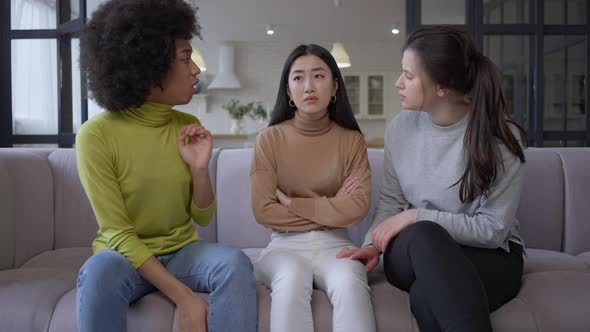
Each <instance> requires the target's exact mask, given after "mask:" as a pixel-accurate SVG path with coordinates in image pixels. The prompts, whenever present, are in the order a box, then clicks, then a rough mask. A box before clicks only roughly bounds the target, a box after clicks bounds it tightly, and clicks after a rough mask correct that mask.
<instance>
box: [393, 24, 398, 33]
mask: <svg viewBox="0 0 590 332" xmlns="http://www.w3.org/2000/svg"><path fill="white" fill-rule="evenodd" d="M391 33H393V34H394V35H397V34H399V26H398V25H397V24H394V25H393V27H392V28H391Z"/></svg>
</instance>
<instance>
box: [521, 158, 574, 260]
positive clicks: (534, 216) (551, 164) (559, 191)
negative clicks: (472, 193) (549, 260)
mask: <svg viewBox="0 0 590 332" xmlns="http://www.w3.org/2000/svg"><path fill="white" fill-rule="evenodd" d="M525 157H526V161H527V162H526V164H525V166H524V177H523V188H522V194H521V195H520V204H519V208H518V211H517V214H516V217H517V218H518V220H519V222H520V233H521V235H522V236H523V238H524V242H525V245H526V247H527V248H537V249H547V250H555V251H561V241H562V240H561V239H562V235H563V200H564V196H563V170H562V167H561V159H560V158H559V156H558V155H557V153H555V152H553V151H551V150H546V149H542V148H527V149H525Z"/></svg>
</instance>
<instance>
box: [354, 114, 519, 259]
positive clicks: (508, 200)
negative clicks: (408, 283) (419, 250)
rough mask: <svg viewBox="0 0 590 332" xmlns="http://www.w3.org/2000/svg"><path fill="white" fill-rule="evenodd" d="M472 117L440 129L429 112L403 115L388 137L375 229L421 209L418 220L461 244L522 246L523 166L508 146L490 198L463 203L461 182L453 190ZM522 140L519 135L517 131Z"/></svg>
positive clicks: (394, 122)
mask: <svg viewBox="0 0 590 332" xmlns="http://www.w3.org/2000/svg"><path fill="white" fill-rule="evenodd" d="M468 118H469V116H466V117H465V118H464V119H462V120H461V121H459V122H457V123H455V124H453V125H450V126H446V127H441V126H438V125H436V124H434V123H432V121H430V117H429V116H428V114H427V113H425V112H416V111H407V110H404V111H401V112H400V113H399V114H398V115H397V116H396V117H395V118H394V119H393V120H392V121H391V123H390V124H389V126H388V128H387V130H386V134H385V158H384V162H383V180H382V187H381V194H380V197H379V203H378V205H377V211H376V213H375V218H374V220H373V225H372V226H371V228H370V229H369V231H368V232H367V235H366V236H365V244H367V243H371V242H372V240H371V232H372V230H373V229H374V228H375V227H376V226H377V225H378V224H380V223H381V222H382V221H383V220H385V219H387V218H389V217H391V216H393V215H396V214H398V213H400V212H402V211H403V210H404V209H413V208H415V209H417V219H416V220H417V221H422V220H429V221H433V222H436V223H438V224H439V225H441V226H442V227H444V228H445V229H446V230H447V231H448V232H449V233H450V234H451V236H452V237H453V239H455V241H457V242H458V243H459V244H461V245H466V246H472V247H480V248H498V247H501V248H503V249H504V250H506V251H509V247H508V241H514V242H516V243H520V244H523V245H524V243H523V241H522V239H521V237H520V235H519V234H518V220H517V219H516V217H515V215H516V209H517V208H518V203H519V199H520V192H521V187H522V166H523V164H522V163H521V162H520V160H519V159H518V157H516V156H515V155H513V154H512V153H511V152H510V151H509V150H508V149H507V148H506V146H504V144H501V143H498V144H499V149H500V152H501V155H502V159H503V166H502V162H500V163H499V164H498V165H497V175H496V179H495V180H494V181H493V182H492V183H491V186H490V190H489V194H488V196H487V197H478V198H477V199H475V200H474V201H472V202H465V203H461V200H460V198H459V187H460V184H457V185H455V186H453V184H455V183H456V182H457V181H458V180H459V179H460V178H461V175H462V173H463V171H464V168H465V153H464V150H463V137H464V135H465V129H466V128H467V122H468ZM513 133H514V134H515V137H516V138H517V139H518V140H519V142H520V135H519V133H518V131H517V129H516V127H514V128H513Z"/></svg>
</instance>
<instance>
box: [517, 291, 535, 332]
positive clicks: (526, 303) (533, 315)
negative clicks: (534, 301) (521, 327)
mask: <svg viewBox="0 0 590 332" xmlns="http://www.w3.org/2000/svg"><path fill="white" fill-rule="evenodd" d="M514 299H515V300H519V301H521V302H522V303H524V304H525V306H526V308H527V311H528V312H529V314H530V315H531V317H532V318H533V324H535V330H536V331H537V332H538V331H539V325H538V324H537V317H535V314H534V313H533V311H532V310H530V309H529V303H528V302H527V301H525V298H524V297H519V296H518V295H517V297H515V298H514Z"/></svg>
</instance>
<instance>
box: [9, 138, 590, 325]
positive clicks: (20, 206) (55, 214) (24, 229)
mask: <svg viewBox="0 0 590 332" xmlns="http://www.w3.org/2000/svg"><path fill="white" fill-rule="evenodd" d="M251 157H252V150H251V149H225V150H223V149H221V150H218V149H217V150H215V151H214V153H213V157H212V158H211V164H210V174H211V177H212V182H213V185H214V188H215V191H216V194H217V199H218V210H217V214H216V217H215V220H214V222H213V223H212V224H211V225H209V226H208V227H207V228H200V227H199V226H195V227H197V228H198V229H199V232H200V234H201V237H202V238H203V239H205V240H207V241H216V242H220V243H224V244H229V245H234V246H237V247H240V248H242V249H243V250H244V252H245V253H246V254H247V255H248V256H249V257H250V258H251V259H252V260H255V259H256V257H257V256H258V254H259V253H260V251H261V249H262V248H263V247H265V246H266V244H267V243H268V241H269V238H270V230H269V229H266V228H264V227H262V226H260V225H259V224H257V223H256V221H255V219H254V216H253V214H252V211H251V209H250V200H249V193H250V184H249V176H248V174H249V167H250V160H251ZM526 157H527V160H528V162H527V164H526V166H525V167H526V168H525V179H524V188H523V192H522V197H521V200H520V207H519V210H518V218H519V219H520V222H521V233H522V235H523V237H524V239H525V241H526V243H527V248H528V249H527V256H526V259H525V268H524V276H523V280H522V288H521V290H520V292H519V294H518V296H517V297H516V298H515V299H513V300H512V301H510V302H508V303H507V304H506V305H504V306H503V307H501V308H500V309H498V310H497V311H495V312H493V313H492V314H491V317H492V323H493V326H494V330H495V331H519V332H523V331H590V199H589V198H588V197H589V196H590V148H562V149H544V148H543V149H542V148H528V149H527V150H526ZM369 159H370V164H371V168H372V175H373V177H372V184H373V192H372V197H371V209H370V212H369V215H368V216H367V218H366V219H365V220H364V221H363V222H362V223H360V224H359V225H357V226H355V227H352V228H350V230H349V234H350V236H351V237H352V238H353V239H354V241H355V242H356V243H358V244H360V243H361V241H362V238H363V236H364V234H365V232H366V230H367V229H368V227H369V223H370V220H371V219H372V216H373V213H374V210H375V205H376V203H377V198H378V192H379V186H380V183H381V173H382V162H383V150H378V149H369ZM0 211H1V213H0V331H2V332H3V331H10V332H13V331H16V332H21V331H55V332H58V331H59V332H62V331H75V330H76V317H75V315H76V311H75V292H76V289H75V288H76V278H77V273H78V270H79V269H80V267H81V266H82V264H83V263H84V261H85V260H86V259H87V258H88V257H89V256H90V255H91V254H92V252H91V249H90V244H91V242H92V240H93V238H94V236H95V233H96V230H97V225H96V221H95V218H94V215H93V213H92V209H91V207H90V204H89V202H88V200H87V198H86V195H85V194H84V191H83V190H82V187H81V184H80V180H79V178H78V174H77V171H76V160H75V152H74V150H73V149H57V148H56V149H25V148H5V149H0ZM369 282H370V286H371V293H372V301H373V306H374V311H375V317H376V321H377V326H378V330H379V331H418V328H417V325H416V322H415V320H414V318H413V316H412V314H411V310H410V305H409V297H408V294H407V293H405V292H403V291H401V290H399V289H396V288H395V287H393V286H391V285H389V284H388V283H387V282H386V280H385V276H384V275H383V273H382V271H379V270H377V271H373V272H371V273H369ZM257 287H258V288H257V295H258V319H259V321H258V326H259V328H258V330H259V331H268V330H269V312H270V291H269V290H268V289H267V288H266V287H264V286H263V285H261V284H259V285H258V286H257ZM204 296H206V295H204ZM312 308H313V317H314V326H315V330H316V331H331V329H332V321H331V317H332V307H331V305H330V302H329V301H328V298H327V296H326V294H325V293H323V292H322V291H318V290H315V291H314V293H313V299H312ZM174 312H175V307H174V304H173V303H172V302H171V301H170V300H169V299H167V298H166V297H165V296H163V295H162V294H161V293H159V292H156V293H153V294H150V295H147V296H145V297H144V298H142V299H140V300H139V301H137V302H135V303H133V304H132V305H131V306H130V308H129V311H128V318H129V319H128V327H129V331H171V330H175V329H176V322H175V319H174Z"/></svg>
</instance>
